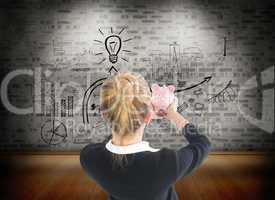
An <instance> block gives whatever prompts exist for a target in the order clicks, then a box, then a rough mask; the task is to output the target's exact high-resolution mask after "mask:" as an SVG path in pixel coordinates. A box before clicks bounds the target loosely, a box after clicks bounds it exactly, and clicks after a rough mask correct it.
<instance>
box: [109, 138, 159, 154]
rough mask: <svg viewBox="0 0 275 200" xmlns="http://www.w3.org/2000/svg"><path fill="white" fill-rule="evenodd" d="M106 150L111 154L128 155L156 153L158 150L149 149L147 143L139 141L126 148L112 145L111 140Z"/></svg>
mask: <svg viewBox="0 0 275 200" xmlns="http://www.w3.org/2000/svg"><path fill="white" fill-rule="evenodd" d="M105 147H106V149H107V150H109V151H110V152H112V153H116V154H130V153H138V152H142V151H151V152H157V151H159V150H160V149H155V148H152V147H150V145H149V142H147V141H140V142H138V143H135V144H130V145H127V146H119V145H115V144H113V143H112V139H110V140H109V141H108V142H107V143H106V145H105Z"/></svg>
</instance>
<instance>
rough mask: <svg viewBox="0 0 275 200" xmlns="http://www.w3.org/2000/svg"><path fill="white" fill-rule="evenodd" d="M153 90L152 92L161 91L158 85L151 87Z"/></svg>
mask: <svg viewBox="0 0 275 200" xmlns="http://www.w3.org/2000/svg"><path fill="white" fill-rule="evenodd" d="M151 89H152V92H159V91H160V87H159V85H158V84H156V83H154V84H153V85H152V86H151Z"/></svg>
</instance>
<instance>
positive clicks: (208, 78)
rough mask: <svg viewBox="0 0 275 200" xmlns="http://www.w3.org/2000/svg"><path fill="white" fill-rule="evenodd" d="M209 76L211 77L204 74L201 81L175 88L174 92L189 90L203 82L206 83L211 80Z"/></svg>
mask: <svg viewBox="0 0 275 200" xmlns="http://www.w3.org/2000/svg"><path fill="white" fill-rule="evenodd" d="M211 78H212V76H206V77H204V80H203V81H201V82H199V83H197V84H195V85H191V86H189V87H186V88H182V89H177V90H175V93H177V92H182V91H185V90H190V89H192V88H195V87H198V86H199V85H202V84H203V83H208V82H209V81H210V80H211Z"/></svg>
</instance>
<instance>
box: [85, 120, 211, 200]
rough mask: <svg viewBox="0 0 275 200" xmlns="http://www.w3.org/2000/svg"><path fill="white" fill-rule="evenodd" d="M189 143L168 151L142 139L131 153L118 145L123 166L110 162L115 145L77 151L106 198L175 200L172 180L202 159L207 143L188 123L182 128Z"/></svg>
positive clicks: (174, 180)
mask: <svg viewBox="0 0 275 200" xmlns="http://www.w3.org/2000/svg"><path fill="white" fill-rule="evenodd" d="M182 132H183V134H184V135H185V137H186V138H187V140H188V141H189V143H190V144H188V145H187V146H185V147H183V148H181V149H179V150H172V149H168V148H162V149H160V150H159V151H157V150H156V149H154V148H150V147H149V146H148V143H147V142H146V141H142V142H140V143H139V144H138V145H139V147H141V148H139V149H143V150H142V151H139V152H135V153H131V151H132V152H134V151H133V148H131V146H133V145H128V146H124V147H122V148H120V151H121V152H120V153H123V151H124V152H125V153H127V154H126V159H127V162H126V163H125V165H124V166H123V168H118V167H116V166H115V165H113V156H112V155H113V154H115V149H116V148H115V147H116V145H113V144H112V143H111V140H109V141H108V142H107V143H106V142H104V143H97V144H89V145H87V146H85V147H84V148H83V149H82V151H81V154H80V162H81V164H82V167H83V168H84V169H85V171H86V172H87V173H88V174H89V175H90V176H91V177H92V178H93V179H94V180H95V181H96V182H97V183H98V184H99V185H100V186H101V187H102V188H103V189H104V190H105V191H106V192H107V193H109V195H110V200H112V199H113V200H141V199H142V200H175V199H178V196H177V193H176V192H175V185H174V184H175V182H176V180H178V179H180V178H182V177H183V176H186V175H188V174H190V173H191V172H192V171H193V170H194V169H195V168H196V167H197V166H198V165H199V164H200V163H201V162H202V161H203V160H204V158H206V156H207V154H208V152H209V150H210V142H209V140H208V139H207V137H205V136H204V135H201V134H199V133H198V131H197V129H196V128H195V127H194V126H193V125H192V124H187V125H186V126H185V128H184V129H183V130H182Z"/></svg>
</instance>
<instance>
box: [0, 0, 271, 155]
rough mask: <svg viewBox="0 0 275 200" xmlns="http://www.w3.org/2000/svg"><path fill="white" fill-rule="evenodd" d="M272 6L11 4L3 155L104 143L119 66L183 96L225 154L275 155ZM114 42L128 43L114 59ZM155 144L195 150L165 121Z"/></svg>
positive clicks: (5, 12) (2, 46)
mask: <svg viewBox="0 0 275 200" xmlns="http://www.w3.org/2000/svg"><path fill="white" fill-rule="evenodd" d="M271 2H272V1H256V0H254V1H251V0H249V1H248V0H247V1H241V0H240V1H237V0H235V1H232V0H227V1H225V0H224V1H207V0H200V1H192V0H183V1H176V0H174V1H126V0H125V1H96V0H94V1H88V0H79V1H77V0H74V1H72V0H63V1H49V0H44V1H34V0H32V1H31V0H29V1H6V2H3V1H1V3H0V9H1V10H0V26H1V28H0V38H1V40H0V64H1V65H0V66H1V80H2V81H1V114H0V117H1V130H0V132H1V137H0V148H1V151H11V150H20V151H26V150H35V151H48V150H50V151H74V150H79V149H81V148H82V147H83V146H84V145H85V144H87V143H90V142H100V141H102V140H103V139H104V138H105V137H106V136H107V135H109V134H110V132H109V131H110V130H109V129H108V127H107V126H106V124H105V123H104V122H103V121H102V119H101V118H100V115H99V110H98V92H99V89H100V84H102V82H103V81H104V78H106V77H108V76H110V74H115V72H116V71H115V69H116V70H119V71H124V70H131V71H136V72H139V73H142V74H143V75H144V76H145V77H146V79H147V80H148V81H149V83H150V84H152V83H161V84H175V85H176V87H177V89H178V90H183V91H181V92H178V93H177V96H178V98H179V108H178V110H179V111H180V112H181V113H182V114H183V115H184V116H186V118H188V119H189V120H190V121H192V122H193V123H194V124H196V125H197V126H198V128H199V130H200V131H201V132H203V133H204V134H206V135H208V136H209V137H210V139H211V141H212V144H213V150H224V151H227V150H271V149H274V147H273V146H274V143H275V140H274V63H275V54H274V44H275V34H274V28H273V27H274V25H275V24H274V19H275V14H274V13H275V4H274V3H271ZM110 35H118V36H119V38H120V39H121V49H120V51H119V52H118V54H117V55H118V60H117V62H114V63H112V62H110V60H109V53H108V52H107V50H106V48H105V44H104V43H105V40H106V38H107V37H108V36H110ZM107 42H109V41H107ZM115 42H117V41H115ZM114 44H116V45H117V46H115V47H114V46H112V47H114V48H115V50H116V49H117V48H118V46H119V44H118V43H114ZM111 45H113V44H111ZM107 47H108V48H109V49H110V48H111V47H109V43H108V44H107ZM111 50H112V49H111ZM110 69H111V70H110ZM109 71H110V72H109ZM193 86H194V87H193ZM53 127H54V128H53ZM145 140H148V141H150V142H152V145H153V146H154V147H169V148H174V149H176V148H179V147H181V146H183V145H186V144H187V143H186V141H185V139H184V138H183V137H182V136H180V135H179V133H178V132H177V131H176V130H175V127H174V126H173V125H171V124H169V123H168V122H167V121H165V120H154V121H153V122H152V123H151V124H150V125H149V126H148V127H147V129H146V134H145Z"/></svg>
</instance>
